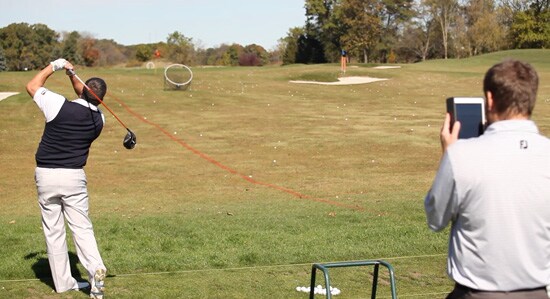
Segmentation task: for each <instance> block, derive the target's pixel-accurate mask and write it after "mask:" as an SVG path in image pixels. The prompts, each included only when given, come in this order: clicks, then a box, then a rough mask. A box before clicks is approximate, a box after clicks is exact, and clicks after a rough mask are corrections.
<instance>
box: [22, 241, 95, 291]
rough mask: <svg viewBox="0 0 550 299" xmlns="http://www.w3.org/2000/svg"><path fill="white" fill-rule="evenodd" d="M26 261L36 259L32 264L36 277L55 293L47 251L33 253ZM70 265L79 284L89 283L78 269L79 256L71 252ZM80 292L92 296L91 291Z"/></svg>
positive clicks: (26, 257) (27, 256)
mask: <svg viewBox="0 0 550 299" xmlns="http://www.w3.org/2000/svg"><path fill="white" fill-rule="evenodd" d="M24 258H25V259H26V260H31V259H35V260H36V261H35V263H34V264H32V267H31V268H32V270H33V271H34V276H35V277H36V278H37V279H39V280H40V281H41V282H42V283H44V284H45V285H47V286H49V287H50V288H52V290H54V291H55V285H54V283H53V278H52V273H51V271H50V264H49V262H48V258H47V254H46V252H45V251H41V252H31V253H29V254H27V255H26V256H25V257H24ZM69 263H70V265H71V274H72V276H73V277H74V278H75V279H76V280H77V281H79V282H81V281H88V279H87V278H83V277H82V273H80V270H79V269H78V268H77V264H78V263H79V261H78V256H77V255H76V254H74V253H72V252H69ZM79 291H80V292H83V293H85V294H88V295H89V294H90V289H89V288H87V289H81V290H79Z"/></svg>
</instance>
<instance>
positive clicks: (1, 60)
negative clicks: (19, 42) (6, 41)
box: [0, 45, 8, 72]
mask: <svg viewBox="0 0 550 299" xmlns="http://www.w3.org/2000/svg"><path fill="white" fill-rule="evenodd" d="M7 70H8V65H7V64H6V56H5V55H4V48H2V46H1V45H0V72H3V71H7Z"/></svg>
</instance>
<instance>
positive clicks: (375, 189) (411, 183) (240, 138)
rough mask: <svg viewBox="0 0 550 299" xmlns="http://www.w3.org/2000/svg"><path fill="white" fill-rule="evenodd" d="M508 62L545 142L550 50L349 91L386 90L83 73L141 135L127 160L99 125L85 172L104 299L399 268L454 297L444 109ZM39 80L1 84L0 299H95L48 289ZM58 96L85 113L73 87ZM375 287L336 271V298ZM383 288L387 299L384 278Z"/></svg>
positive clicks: (262, 286)
mask: <svg viewBox="0 0 550 299" xmlns="http://www.w3.org/2000/svg"><path fill="white" fill-rule="evenodd" d="M505 57H516V58H520V59H523V60H526V61H529V62H531V63H532V64H533V65H534V66H535V67H536V68H537V71H538V72H539V76H540V87H539V96H538V103H537V106H536V107H535V111H534V117H533V119H534V120H535V121H536V122H537V124H538V126H539V129H540V130H541V132H542V133H543V134H544V135H547V136H548V135H550V83H549V82H550V51H549V50H523V51H507V52H499V53H494V54H490V55H483V56H478V57H474V58H469V59H461V60H436V61H428V62H424V63H418V64H407V65H402V66H401V68H399V69H373V68H372V66H373V65H352V66H351V67H348V72H347V73H346V75H347V76H370V77H376V78H388V79H389V80H387V81H380V82H375V83H370V84H362V85H345V86H320V85H308V84H292V83H289V81H290V80H320V81H330V80H336V77H337V76H338V69H339V66H338V65H336V64H334V65H292V66H284V67H280V66H273V67H262V68H247V67H220V68H201V67H195V68H193V72H194V80H193V82H192V85H191V87H190V89H189V90H187V91H166V90H163V69H162V68H157V69H151V70H147V69H145V68H140V69H128V68H112V69H94V68H90V69H82V70H77V71H78V73H79V75H80V76H81V77H82V78H83V79H85V78H89V77H91V76H99V77H102V78H104V79H105V80H106V81H107V83H108V85H109V90H108V94H107V96H106V98H105V101H106V103H107V104H108V105H109V106H110V108H111V109H112V110H114V111H115V113H116V114H117V115H118V116H119V117H120V118H121V119H122V120H123V121H124V122H125V123H126V125H127V126H128V127H129V128H131V129H132V130H133V131H134V132H135V133H136V135H137V143H138V144H137V146H136V148H135V149H133V150H126V149H125V148H123V146H122V139H123V137H124V135H125V134H126V131H125V130H124V128H122V127H121V126H120V125H119V124H118V123H117V122H116V120H115V119H114V118H113V117H112V116H111V115H110V114H108V113H107V112H106V111H105V113H106V118H107V124H106V126H105V128H104V131H103V133H102V136H101V137H100V138H99V139H98V140H97V141H96V142H95V143H94V144H93V146H92V149H91V153H90V157H89V159H88V165H87V166H86V173H87V176H88V188H89V192H90V214H91V218H92V221H93V223H94V229H95V234H96V237H97V240H98V244H99V247H100V250H101V252H102V255H103V259H104V261H105V264H106V265H107V267H108V277H107V279H106V286H107V291H106V298H308V294H306V293H302V292H298V291H296V288H297V287H300V286H309V279H310V273H311V264H312V263H314V262H334V261H351V260H366V259H384V260H386V261H388V262H389V263H391V264H392V265H393V267H394V269H395V275H396V279H397V293H398V295H399V297H400V298H442V297H444V296H445V294H446V292H448V291H449V290H450V289H451V288H452V284H453V283H452V282H451V281H450V280H449V279H448V278H447V277H446V273H445V266H446V262H445V258H446V252H447V238H448V230H445V231H443V232H441V233H433V232H431V231H429V229H428V228H427V226H426V222H425V216H424V210H423V197H424V195H425V193H426V192H427V190H428V189H429V187H430V185H431V182H432V179H433V176H434V174H435V171H436V169H437V165H438V161H439V158H440V155H441V150H440V145H439V128H440V125H441V122H442V120H443V117H444V110H445V104H444V103H445V99H446V98H447V97H450V96H482V91H481V84H482V77H483V75H484V72H485V71H486V70H487V69H488V68H489V67H490V66H491V65H493V64H494V63H496V62H499V61H501V60H502V59H503V58H505ZM35 73H36V72H34V71H32V72H0V92H1V91H16V92H20V94H19V95H16V96H12V97H9V98H7V99H5V100H3V101H0V111H1V112H2V117H1V118H0V153H1V154H0V169H1V171H0V194H1V196H0V244H2V245H1V246H2V250H0V261H1V262H0V298H87V296H88V295H87V294H86V293H85V292H68V293H63V294H56V293H54V292H53V289H52V282H51V279H50V278H49V277H50V273H49V266H48V263H47V255H46V252H45V242H44V236H43V234H42V230H41V222H40V211H39V208H38V205H37V203H36V189H35V186H34V179H33V176H34V167H35V162H34V153H35V150H36V147H37V144H38V142H39V140H40V137H41V134H42V130H43V125H44V124H43V122H44V120H43V116H42V115H41V112H40V111H39V109H38V108H37V107H36V105H35V104H34V103H33V102H32V100H31V99H30V97H29V96H28V95H27V94H26V92H25V91H24V88H25V84H26V82H27V81H28V80H30V79H31V78H32V76H33V75H34V74H35ZM46 86H47V87H48V88H50V89H52V90H54V91H56V92H59V93H61V94H63V95H65V96H66V97H68V98H73V94H72V89H71V86H70V84H69V81H68V79H67V78H66V76H65V75H64V74H62V73H56V74H54V75H53V76H52V77H51V78H50V80H49V81H48V82H47V85H46ZM104 110H105V109H104ZM69 245H70V253H71V257H72V258H73V261H74V263H77V261H76V258H75V249H74V246H73V245H72V241H69ZM84 273H85V272H84V270H83V268H82V267H81V265H79V264H77V267H76V271H75V275H76V276H77V277H78V276H80V277H83V276H85V274H84ZM371 275H372V269H371V268H340V269H332V270H331V280H332V285H333V286H334V287H337V288H339V289H340V290H341V292H342V293H341V294H340V295H338V296H337V298H370V280H371V277H372V276H371ZM318 277H319V278H318V279H319V280H318V283H317V284H323V280H322V276H320V275H318ZM380 279H381V281H380V285H379V288H378V297H377V298H388V297H390V292H389V284H388V275H387V272H385V271H384V270H383V268H381V278H380ZM317 296H319V295H317ZM319 297H321V296H319Z"/></svg>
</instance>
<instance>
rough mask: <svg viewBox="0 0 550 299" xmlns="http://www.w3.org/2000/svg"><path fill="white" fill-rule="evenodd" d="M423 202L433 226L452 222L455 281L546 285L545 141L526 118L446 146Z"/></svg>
mask: <svg viewBox="0 0 550 299" xmlns="http://www.w3.org/2000/svg"><path fill="white" fill-rule="evenodd" d="M424 207H425V210H426V216H427V220H428V226H429V227H430V228H431V229H432V230H434V231H439V230H442V229H443V228H445V227H446V226H447V225H448V224H449V223H452V224H451V235H450V240H449V253H448V259H447V272H448V275H449V276H450V277H451V278H452V279H453V280H454V281H456V282H457V283H460V284H462V285H464V286H467V287H470V288H473V289H478V290H486V291H511V290H518V289H526V288H536V287H542V286H546V285H549V284H550V140H549V139H548V138H546V137H544V136H541V135H540V134H539V132H538V129H537V127H536V125H535V123H533V122H532V121H530V120H506V121H499V122H496V123H493V124H491V125H490V126H489V127H488V128H487V130H486V131H485V133H484V134H483V135H482V136H480V137H478V138H471V139H465V140H459V141H458V142H456V143H454V144H453V145H451V146H450V147H449V148H448V149H447V151H446V152H445V154H444V155H443V158H442V160H441V162H440V166H439V170H438V172H437V174H436V177H435V180H434V182H433V185H432V188H431V189H430V191H429V193H428V194H427V196H426V198H425V202H424Z"/></svg>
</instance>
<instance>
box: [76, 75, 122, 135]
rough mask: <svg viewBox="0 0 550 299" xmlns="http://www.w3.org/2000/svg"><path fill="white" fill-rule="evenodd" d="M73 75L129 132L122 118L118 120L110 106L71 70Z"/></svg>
mask: <svg viewBox="0 0 550 299" xmlns="http://www.w3.org/2000/svg"><path fill="white" fill-rule="evenodd" d="M71 75H73V76H74V77H75V78H76V79H77V80H78V81H80V83H82V85H84V88H86V89H87V90H88V91H89V92H90V93H91V94H92V95H93V96H94V97H95V98H96V99H97V100H98V101H99V102H100V103H101V104H102V105H103V107H105V109H107V110H108V111H109V112H110V113H111V114H112V115H113V116H114V117H115V118H116V120H118V122H119V123H120V124H121V125H122V126H123V127H124V128H125V129H126V130H128V127H127V126H126V125H125V124H124V123H123V122H122V120H120V118H118V116H117V115H116V114H115V113H114V112H113V110H111V108H109V106H107V105H105V102H103V101H102V100H101V99H100V98H99V97H98V96H97V95H96V94H95V92H94V91H93V90H92V89H91V88H90V87H88V85H86V83H84V81H82V79H80V77H78V75H77V74H76V73H75V72H74V71H72V70H71Z"/></svg>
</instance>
